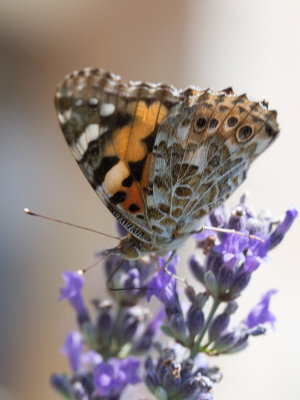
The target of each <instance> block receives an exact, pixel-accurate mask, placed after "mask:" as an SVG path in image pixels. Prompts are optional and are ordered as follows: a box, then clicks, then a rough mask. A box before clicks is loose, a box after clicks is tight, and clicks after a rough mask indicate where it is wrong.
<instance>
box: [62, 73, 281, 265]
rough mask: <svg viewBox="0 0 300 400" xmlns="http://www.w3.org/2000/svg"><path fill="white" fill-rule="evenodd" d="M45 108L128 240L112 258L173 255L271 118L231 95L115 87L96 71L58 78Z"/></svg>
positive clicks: (238, 179) (269, 128) (216, 201)
mask: <svg viewBox="0 0 300 400" xmlns="http://www.w3.org/2000/svg"><path fill="white" fill-rule="evenodd" d="M55 101H56V108H57V112H58V119H59V121H60V124H61V127H62V130H63V133H64V136H65V138H66V140H67V143H68V145H69V146H70V148H71V150H72V152H73V155H74V157H75V159H76V160H77V162H78V164H79V166H80V167H81V169H82V171H83V173H84V174H85V176H86V178H87V179H88V181H89V182H90V184H91V185H92V187H93V188H94V190H95V191H96V193H97V194H98V196H99V197H100V198H101V200H102V201H103V203H104V204H105V205H106V206H107V208H108V209H109V210H110V211H111V212H112V214H113V215H114V216H115V217H116V218H117V219H118V220H119V221H120V223H121V224H122V225H123V226H124V227H125V228H126V229H127V231H128V232H129V235H128V237H127V238H124V239H122V240H121V242H120V244H119V246H117V247H116V248H115V249H114V253H115V254H118V255H121V256H122V257H124V258H129V259H130V258H138V257H140V256H141V255H144V254H147V253H152V252H157V253H159V252H165V251H166V250H175V249H177V248H178V247H179V246H180V245H181V244H182V242H184V241H185V240H186V239H187V238H188V237H189V235H190V234H191V233H192V232H193V231H194V230H195V229H197V227H198V226H199V223H200V219H201V218H202V217H203V216H205V215H207V214H208V213H209V212H210V211H211V210H212V209H214V208H215V207H217V206H218V205H220V204H221V203H222V202H224V201H225V200H226V199H227V198H228V197H229V196H230V194H231V193H232V192H233V191H234V190H235V189H236V188H237V187H238V186H239V185H240V184H241V183H242V182H243V180H244V179H245V178H246V174H247V171H248V169H249V166H250V164H251V163H252V161H253V160H254V159H255V158H256V157H257V156H258V155H259V154H261V153H262V152H263V151H264V150H265V149H266V148H267V147H268V146H269V145H270V144H271V143H272V142H273V141H274V139H275V138H276V137H277V134H278V132H279V130H278V125H277V122H276V112H275V111H269V110H268V109H267V106H266V104H265V103H264V102H262V103H261V102H251V101H250V100H248V98H247V97H246V95H241V96H235V95H234V93H233V91H232V89H231V88H228V89H225V90H223V91H218V92H212V91H211V90H200V89H197V88H188V89H186V90H183V91H178V90H176V89H175V88H174V87H172V86H167V85H165V84H157V85H154V84H147V83H140V82H129V83H128V84H124V83H122V82H121V81H120V78H119V77H117V76H115V75H113V74H110V73H108V72H105V71H103V70H101V69H85V70H82V71H80V72H74V73H73V74H71V75H69V76H67V77H66V78H65V80H64V82H63V83H62V85H61V86H60V87H59V88H58V90H57V93H56V99H55Z"/></svg>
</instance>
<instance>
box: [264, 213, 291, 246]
mask: <svg viewBox="0 0 300 400" xmlns="http://www.w3.org/2000/svg"><path fill="white" fill-rule="evenodd" d="M297 216H298V210H297V209H296V207H290V208H289V209H288V210H287V211H286V213H285V218H284V220H283V221H282V223H281V224H279V225H278V226H277V228H276V229H275V231H274V232H273V233H272V234H271V236H270V242H271V244H270V248H273V247H275V246H277V245H278V244H279V243H280V242H281V241H282V239H283V237H284V235H285V234H286V232H287V231H288V230H289V229H290V227H291V226H292V224H293V222H294V220H295V218H296V217H297Z"/></svg>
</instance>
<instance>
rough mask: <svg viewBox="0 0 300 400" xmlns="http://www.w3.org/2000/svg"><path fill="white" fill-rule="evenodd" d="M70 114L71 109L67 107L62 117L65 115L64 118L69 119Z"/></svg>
mask: <svg viewBox="0 0 300 400" xmlns="http://www.w3.org/2000/svg"><path fill="white" fill-rule="evenodd" d="M71 115H72V109H71V108H69V109H68V110H66V111H65V112H64V117H65V119H66V120H68V119H70V118H71Z"/></svg>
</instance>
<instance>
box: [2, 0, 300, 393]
mask: <svg viewBox="0 0 300 400" xmlns="http://www.w3.org/2000/svg"><path fill="white" fill-rule="evenodd" d="M299 18H300V3H299V1H297V0H294V1H293V0H286V1H284V2H283V1H282V0H273V1H272V2H270V1H268V0H252V1H248V2H245V1H244V2H243V1H240V0H226V1H224V0H209V1H208V0H207V1H200V0H198V1H193V0H189V1H184V0H183V1H177V0H168V1H167V0H165V1H159V0H151V1H147V2H146V1H140V0H126V1H124V0H115V1H112V0H87V1H80V0H64V1H60V0H52V1H49V2H46V1H38V0H27V1H26V2H24V1H21V0H14V1H10V0H2V1H1V2H0V70H1V71H0V139H1V142H0V163H1V167H0V179H1V181H0V182H1V183H0V184H1V186H0V187H1V196H0V204H1V208H0V212H1V238H0V239H1V240H0V256H1V267H0V268H1V275H0V276H1V278H0V312H1V319H0V321H1V325H0V370H1V373H0V398H1V400H38V399H43V400H44V399H45V400H48V399H55V398H57V397H56V395H55V394H54V393H53V392H52V390H51V389H50V387H49V383H48V381H49V376H50V374H51V373H52V372H54V371H55V372H62V371H68V366H67V363H66V361H65V359H64V358H63V356H62V355H61V354H60V353H59V348H60V347H61V346H62V344H63V341H64V337H65V334H66V333H67V332H68V330H69V329H70V328H75V321H74V314H73V311H72V310H71V309H70V307H69V306H68V305H67V304H64V303H62V304H58V302H57V298H58V289H59V287H61V286H62V279H61V272H62V270H74V269H78V268H82V267H84V266H87V265H90V264H91V263H92V262H93V261H94V257H93V254H94V253H95V251H96V250H98V249H100V248H107V247H111V246H112V245H114V244H115V243H112V240H111V239H108V238H102V237H100V236H97V235H93V234H92V233H88V232H84V231H80V230H76V229H72V228H68V227H65V226H61V225H59V224H55V223H51V222H46V221H43V220H39V219H35V218H32V217H28V216H26V215H25V214H24V213H23V208H24V207H29V208H31V209H33V210H35V211H40V212H43V213H45V214H47V215H50V216H56V217H59V218H62V219H65V220H68V221H72V222H75V223H78V224H82V225H85V226H90V227H93V228H95V229H98V230H103V231H106V232H109V233H112V234H113V233H114V226H115V224H114V218H113V217H112V216H111V215H110V213H109V212H108V210H106V208H105V207H104V206H103V205H102V204H101V202H100V200H99V199H98V197H97V196H96V194H95V193H94V192H93V190H92V189H91V187H90V185H89V184H88V182H87V181H86V179H85V178H84V176H83V174H82V173H81V172H80V170H79V168H78V167H77V165H76V162H75V161H74V160H73V157H72V155H71V152H70V151H69V149H68V148H67V145H66V143H65V140H64V138H63V136H62V134H61V132H60V128H59V126H58V123H57V119H56V115H55V110H54V106H53V97H54V93H55V89H56V86H57V84H58V83H59V82H60V81H61V80H62V79H63V77H64V75H65V74H67V73H69V72H71V71H73V70H74V69H80V68H82V67H85V66H93V67H100V66H101V67H103V68H105V69H108V70H111V71H113V72H115V73H117V74H120V75H121V76H122V78H123V80H124V81H127V80H129V79H132V80H143V81H153V82H161V81H163V82H166V83H172V84H173V85H175V86H176V87H177V88H184V87H186V86H188V85H191V84H192V85H198V86H200V87H202V88H207V87H211V88H213V89H218V88H224V87H226V86H229V85H232V86H233V88H234V90H235V91H236V92H237V93H243V92H247V93H248V94H249V95H251V96H253V97H254V98H256V99H264V98H265V99H267V100H268V101H269V102H270V108H271V109H272V108H275V109H277V110H278V112H279V123H280V126H281V137H280V138H279V139H278V141H277V142H276V143H275V144H274V146H273V147H272V148H270V149H269V150H268V151H267V152H266V153H265V154H264V155H263V156H262V157H260V158H259V159H258V160H257V161H256V163H255V165H254V166H253V167H252V169H251V171H250V174H249V177H248V179H247V181H246V183H244V184H243V186H242V187H241V188H239V189H238V191H237V192H236V193H235V194H234V195H233V197H232V198H231V199H230V204H232V205H234V204H235V203H237V202H238V199H239V196H240V195H241V194H242V193H243V192H244V191H245V190H250V191H251V193H252V200H253V204H254V205H255V206H256V208H257V209H259V208H261V207H263V206H265V207H268V208H270V209H271V210H272V212H273V214H275V215H281V214H283V213H284V211H285V209H286V208H287V207H288V206H289V205H290V204H293V203H294V204H298V206H299V203H300V202H299V200H300V189H299V158H300V153H299V149H300V135H299V132H298V131H299V126H298V125H297V120H296V118H295V116H297V115H298V114H299V91H300V79H299V71H300V56H299V54H300V52H299V50H300V49H299V41H300V25H299ZM299 226H300V225H299V223H297V222H296V224H295V226H293V228H292V230H291V231H290V232H289V234H288V235H287V237H286V240H285V241H284V242H283V243H282V244H281V245H280V246H279V248H278V249H276V250H274V252H273V253H272V254H271V256H272V260H273V262H272V263H270V264H265V265H263V266H262V267H261V268H260V269H259V270H258V271H257V272H256V273H255V275H254V278H253V281H252V283H251V285H250V286H249V288H248V289H247V291H246V292H245V294H244V299H243V300H242V301H241V305H240V310H239V316H240V319H243V318H244V317H245V315H246V314H247V313H248V311H249V309H250V308H251V307H252V306H253V305H254V304H255V303H256V302H257V301H258V300H259V299H260V296H261V295H262V293H263V292H265V291H266V290H267V289H269V288H278V289H279V293H278V294H277V295H276V296H275V297H274V299H273V300H272V301H273V303H272V310H273V312H274V313H275V314H276V316H277V318H278V322H277V329H276V331H275V332H273V331H271V330H269V331H268V334H267V336H264V337H259V338H256V340H252V346H250V347H249V348H248V349H246V351H244V352H242V353H240V354H238V355H235V356H228V357H223V358H219V359H216V360H213V362H214V363H215V364H217V365H219V366H221V368H222V370H223V373H224V375H225V376H224V379H223V381H222V382H221V383H220V384H219V385H218V387H217V389H216V399H222V400H229V399H230V400H232V399H243V400H248V399H249V400H250V399H251V400H252V399H253V398H256V399H272V400H277V399H280V400H281V399H283V398H288V399H290V400H294V399H295V400H296V399H299V397H300V386H299V357H300V349H299V334H300V318H299V311H298V307H299V302H300V290H299V285H300V268H299V257H298V253H297V246H298V245H299V244H298V243H299V242H298V241H297V237H298V240H299V235H300V229H299ZM192 249H193V246H192V244H191V243H190V244H187V246H186V247H185V248H184V249H182V250H181V255H182V257H183V258H184V257H186V256H188V255H189V254H190V253H191V251H192ZM182 274H184V272H182V271H181V275H182ZM104 287H105V282H103V277H102V272H101V267H99V268H98V269H94V270H93V271H91V272H90V274H89V275H88V276H87V279H86V286H85V294H86V296H87V299H89V298H92V297H95V296H100V297H102V298H103V297H105V296H106V294H105V291H104ZM144 397H145V396H144ZM131 398H134V399H138V397H131ZM147 398H148V399H150V396H148V397H147Z"/></svg>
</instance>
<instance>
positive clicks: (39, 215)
mask: <svg viewBox="0 0 300 400" xmlns="http://www.w3.org/2000/svg"><path fill="white" fill-rule="evenodd" d="M24 212H25V214H28V215H33V216H34V217H40V218H43V219H47V220H48V221H54V222H59V223H60V224H64V225H68V226H72V227H74V228H79V229H83V230H85V231H89V232H93V233H97V234H98V235H102V236H106V237H109V238H111V239H115V240H121V238H119V237H117V236H113V235H109V234H108V233H104V232H100V231H96V230H95V229H92V228H87V227H86V226H81V225H77V224H72V223H71V222H67V221H63V220H61V219H58V218H53V217H48V216H47V215H43V214H39V213H36V212H34V211H31V210H29V208H24Z"/></svg>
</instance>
